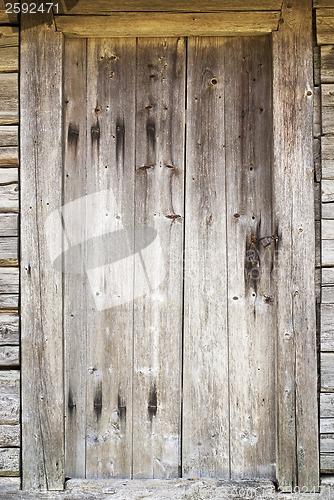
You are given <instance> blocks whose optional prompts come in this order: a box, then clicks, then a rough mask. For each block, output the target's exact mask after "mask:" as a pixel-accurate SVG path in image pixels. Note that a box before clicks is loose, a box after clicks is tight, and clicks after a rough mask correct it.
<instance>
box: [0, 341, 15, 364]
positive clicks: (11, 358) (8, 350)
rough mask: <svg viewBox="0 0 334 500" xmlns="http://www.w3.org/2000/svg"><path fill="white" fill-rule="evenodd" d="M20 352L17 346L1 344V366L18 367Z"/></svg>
mask: <svg viewBox="0 0 334 500" xmlns="http://www.w3.org/2000/svg"><path fill="white" fill-rule="evenodd" d="M19 364H20V353H19V348H18V347H17V346H0V367H6V368H8V367H15V368H16V367H18V366H19Z"/></svg>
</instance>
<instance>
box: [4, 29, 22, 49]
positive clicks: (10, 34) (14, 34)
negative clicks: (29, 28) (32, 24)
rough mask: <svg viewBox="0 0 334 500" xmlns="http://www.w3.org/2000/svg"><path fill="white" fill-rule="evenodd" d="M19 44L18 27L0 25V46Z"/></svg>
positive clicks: (16, 45)
mask: <svg viewBox="0 0 334 500" xmlns="http://www.w3.org/2000/svg"><path fill="white" fill-rule="evenodd" d="M18 46H19V28H17V27H15V26H0V48H5V47H18Z"/></svg>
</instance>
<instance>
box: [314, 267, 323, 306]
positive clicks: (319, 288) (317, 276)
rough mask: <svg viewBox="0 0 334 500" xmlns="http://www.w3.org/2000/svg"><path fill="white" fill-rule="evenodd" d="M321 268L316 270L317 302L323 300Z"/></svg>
mask: <svg viewBox="0 0 334 500" xmlns="http://www.w3.org/2000/svg"><path fill="white" fill-rule="evenodd" d="M321 271H322V269H321V268H317V269H316V270H315V296H316V301H317V304H320V301H321Z"/></svg>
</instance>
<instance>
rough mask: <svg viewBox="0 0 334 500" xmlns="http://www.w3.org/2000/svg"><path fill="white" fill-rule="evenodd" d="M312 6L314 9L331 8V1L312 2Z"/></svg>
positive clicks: (317, 0) (316, 0)
mask: <svg viewBox="0 0 334 500" xmlns="http://www.w3.org/2000/svg"><path fill="white" fill-rule="evenodd" d="M313 6H314V8H315V9H323V8H326V7H333V0H313Z"/></svg>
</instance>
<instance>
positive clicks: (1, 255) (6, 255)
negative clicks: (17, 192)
mask: <svg viewBox="0 0 334 500" xmlns="http://www.w3.org/2000/svg"><path fill="white" fill-rule="evenodd" d="M0 224H1V217H0ZM17 265H18V238H17V237H14V238H9V237H7V238H0V267H10V266H17Z"/></svg>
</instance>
